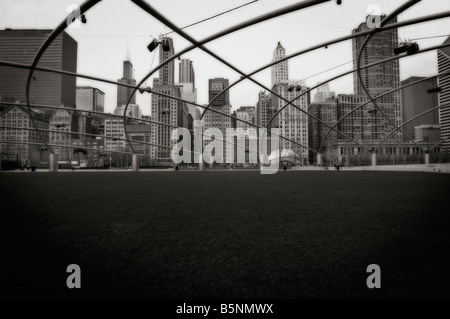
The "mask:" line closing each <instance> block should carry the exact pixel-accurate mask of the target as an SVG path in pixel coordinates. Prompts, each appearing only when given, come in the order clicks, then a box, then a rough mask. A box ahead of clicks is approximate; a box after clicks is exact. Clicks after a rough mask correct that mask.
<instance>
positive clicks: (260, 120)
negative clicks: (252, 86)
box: [256, 91, 274, 127]
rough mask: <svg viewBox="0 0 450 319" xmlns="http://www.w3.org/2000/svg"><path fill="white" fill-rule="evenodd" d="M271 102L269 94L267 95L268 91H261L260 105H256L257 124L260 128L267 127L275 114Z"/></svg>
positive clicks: (259, 96)
mask: <svg viewBox="0 0 450 319" xmlns="http://www.w3.org/2000/svg"><path fill="white" fill-rule="evenodd" d="M271 101H272V100H271V97H270V94H269V93H266V91H259V93H258V103H257V105H256V124H258V126H260V127H266V126H267V123H269V120H270V118H271V117H272V115H273V114H274V111H273V109H272V103H271Z"/></svg>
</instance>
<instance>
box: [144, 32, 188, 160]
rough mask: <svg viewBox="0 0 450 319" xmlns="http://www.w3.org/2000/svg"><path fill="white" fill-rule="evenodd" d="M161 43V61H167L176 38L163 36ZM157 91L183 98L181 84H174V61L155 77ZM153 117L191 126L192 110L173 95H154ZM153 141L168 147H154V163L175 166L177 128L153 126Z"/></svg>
mask: <svg viewBox="0 0 450 319" xmlns="http://www.w3.org/2000/svg"><path fill="white" fill-rule="evenodd" d="M161 41H162V45H160V46H159V61H160V63H163V62H164V61H165V60H166V59H168V58H170V57H171V56H173V55H174V47H173V41H172V39H171V38H167V37H163V38H161ZM153 91H154V92H159V93H163V94H166V95H169V96H174V97H178V98H181V90H180V86H175V85H174V64H173V61H171V62H170V63H168V64H167V65H165V66H163V67H162V68H161V69H160V71H159V78H155V79H154V80H153ZM152 120H155V121H158V122H162V123H165V124H169V125H172V126H176V127H185V128H187V127H188V121H189V113H188V108H187V106H186V103H184V102H181V101H178V100H175V99H171V98H169V97H165V96H160V95H157V94H152ZM151 126H152V130H151V131H152V134H151V141H152V143H153V144H159V145H163V146H167V147H157V146H152V147H151V154H150V156H151V159H152V163H153V164H154V165H165V166H172V165H173V161H172V159H171V154H170V153H171V149H170V147H172V146H173V145H175V144H176V143H177V141H172V140H171V133H172V130H173V127H169V126H163V125H154V124H153V125H151Z"/></svg>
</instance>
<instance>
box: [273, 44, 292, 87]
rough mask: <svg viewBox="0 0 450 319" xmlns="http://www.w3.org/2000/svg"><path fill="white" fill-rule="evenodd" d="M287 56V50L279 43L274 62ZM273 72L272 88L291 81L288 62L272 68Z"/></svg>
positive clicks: (274, 53) (274, 54)
mask: <svg viewBox="0 0 450 319" xmlns="http://www.w3.org/2000/svg"><path fill="white" fill-rule="evenodd" d="M285 56H286V50H285V49H284V48H283V46H282V45H281V43H280V42H278V45H277V47H276V48H275V51H274V52H273V61H278V60H280V59H282V58H284V57H285ZM271 71H272V87H273V86H274V85H275V84H278V83H287V82H288V79H289V69H288V61H287V60H286V61H283V62H280V63H277V64H275V65H273V66H272V67H271Z"/></svg>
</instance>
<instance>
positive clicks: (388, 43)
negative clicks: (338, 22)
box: [352, 16, 402, 141]
mask: <svg viewBox="0 0 450 319" xmlns="http://www.w3.org/2000/svg"><path fill="white" fill-rule="evenodd" d="M383 17H384V16H383ZM395 22H397V18H396V17H395V18H393V19H392V20H391V21H390V22H389V24H391V23H395ZM365 30H368V26H367V23H365V22H364V23H361V24H360V25H359V26H358V27H357V28H355V29H353V31H352V34H355V33H358V32H361V31H365ZM365 39H366V36H362V37H357V38H354V39H352V51H353V67H354V68H356V67H357V63H358V56H359V53H360V49H361V47H362V44H363V42H364V40H365ZM397 46H398V32H397V28H394V29H390V30H386V31H384V32H378V33H376V34H375V35H374V36H373V37H372V39H370V41H369V42H368V43H367V45H366V47H365V48H364V52H363V53H362V56H361V66H364V65H366V64H370V63H373V62H378V61H380V60H384V59H387V58H390V57H392V56H393V55H394V48H396V47H397ZM361 77H362V81H363V83H364V84H365V87H366V88H367V90H368V91H369V93H370V94H371V95H372V96H373V97H374V96H377V95H380V94H383V93H386V92H387V91H390V90H392V89H394V88H398V87H399V83H400V71H399V62H398V60H392V61H389V62H386V63H383V64H378V65H375V66H372V67H369V68H366V69H362V70H361ZM353 86H354V93H355V95H362V96H366V93H365V91H364V90H363V88H362V86H361V83H360V80H359V79H358V76H357V74H356V73H354V76H353ZM356 99H359V98H356ZM376 102H377V104H378V103H382V104H383V112H384V113H385V114H386V115H387V117H388V118H389V120H386V118H385V117H384V116H383V114H382V113H381V112H375V111H374V112H372V113H371V115H370V117H369V119H370V122H372V123H373V124H375V125H371V129H372V132H371V134H370V136H371V137H372V138H373V137H375V139H382V138H383V137H384V135H385V134H387V133H388V132H390V131H392V130H394V129H395V127H394V125H392V124H391V122H392V123H395V124H396V125H401V123H402V115H401V105H400V91H395V92H393V93H391V94H388V95H386V96H384V97H382V98H380V99H377V101H376ZM366 108H373V105H371V104H369V105H367V106H366ZM356 120H357V121H358V122H361V121H363V119H356ZM366 128H367V129H368V128H369V127H366ZM393 138H394V139H395V141H400V140H401V139H402V133H401V132H400V131H398V132H397V133H394V134H393Z"/></svg>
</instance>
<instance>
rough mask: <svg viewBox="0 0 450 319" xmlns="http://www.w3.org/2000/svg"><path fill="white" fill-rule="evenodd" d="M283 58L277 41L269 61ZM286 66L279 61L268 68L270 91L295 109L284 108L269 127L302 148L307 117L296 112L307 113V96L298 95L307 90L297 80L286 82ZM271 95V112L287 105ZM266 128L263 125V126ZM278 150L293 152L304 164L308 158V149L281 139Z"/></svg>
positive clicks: (284, 52) (285, 63)
mask: <svg viewBox="0 0 450 319" xmlns="http://www.w3.org/2000/svg"><path fill="white" fill-rule="evenodd" d="M285 56H286V50H285V49H284V47H283V46H282V45H281V43H280V42H278V45H277V47H276V48H275V51H274V52H273V61H278V60H280V59H282V58H284V57H285ZM288 68H289V65H288V61H287V60H286V61H283V62H280V63H277V64H275V65H273V66H272V91H274V92H275V93H276V94H277V95H278V96H281V97H282V98H284V99H285V100H288V101H292V100H294V99H295V100H294V101H293V102H292V104H294V105H295V106H297V108H296V107H294V106H292V105H289V106H288V107H286V108H284V109H283V111H281V113H279V114H278V116H277V118H275V119H274V120H273V121H272V123H271V127H279V128H280V134H281V135H282V136H285V137H287V138H289V139H291V140H293V141H296V142H298V143H299V144H302V145H304V146H308V116H307V115H306V114H305V113H304V112H302V111H300V110H299V109H302V110H303V111H305V112H306V111H307V108H308V105H309V103H310V93H309V92H308V93H306V94H304V95H303V96H301V97H299V98H296V97H298V96H299V95H301V94H303V93H305V91H306V90H307V89H308V88H307V87H306V86H305V85H304V83H303V82H301V81H289V69H288ZM278 96H276V95H274V94H272V96H271V102H270V105H271V107H272V108H273V111H274V113H275V112H276V111H278V110H280V109H281V108H283V107H284V106H285V105H286V104H287V102H285V101H284V100H282V99H281V98H279V97H278ZM267 115H268V112H267V111H266V118H267V123H268V122H269V121H270V117H269V116H267ZM266 125H267V124H266ZM280 147H281V149H288V150H292V151H294V152H295V153H296V154H297V155H298V156H300V157H302V158H303V159H304V161H305V162H306V161H307V159H308V149H306V148H303V147H300V146H299V145H297V144H294V143H292V142H288V141H286V140H285V139H281V140H280Z"/></svg>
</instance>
